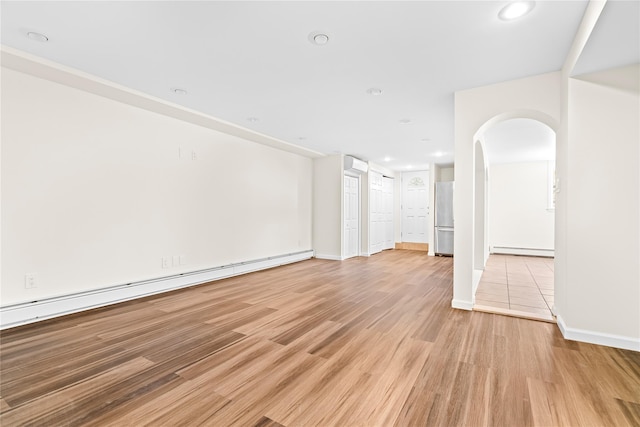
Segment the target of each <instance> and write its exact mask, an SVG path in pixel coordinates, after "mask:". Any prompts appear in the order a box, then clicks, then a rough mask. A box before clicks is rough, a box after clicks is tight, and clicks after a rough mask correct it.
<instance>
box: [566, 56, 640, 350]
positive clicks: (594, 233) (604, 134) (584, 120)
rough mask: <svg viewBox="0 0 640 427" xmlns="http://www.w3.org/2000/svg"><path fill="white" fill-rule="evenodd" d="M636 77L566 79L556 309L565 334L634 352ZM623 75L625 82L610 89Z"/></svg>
mask: <svg viewBox="0 0 640 427" xmlns="http://www.w3.org/2000/svg"><path fill="white" fill-rule="evenodd" d="M621 76H624V78H620V77H621ZM608 77H609V78H608ZM607 80H609V81H611V82H613V84H612V85H608V84H606V83H604V82H606V81H607ZM639 80H640V66H639V65H637V64H636V65H634V66H630V67H625V68H619V69H614V70H608V71H604V72H600V73H596V74H593V75H589V76H583V77H580V78H575V79H569V117H568V130H569V138H568V146H567V152H568V174H567V179H565V182H563V183H561V185H562V190H561V191H562V192H564V193H565V196H566V203H567V218H568V220H567V229H566V233H567V258H566V259H567V265H566V271H567V280H566V289H564V290H563V291H564V292H565V294H564V295H563V300H564V303H563V304H562V306H561V307H560V311H559V321H561V322H562V326H563V328H565V330H567V331H568V333H569V335H571V334H574V335H575V334H580V333H584V331H588V333H589V334H590V335H591V338H593V336H594V335H596V336H597V335H601V336H600V337H599V338H598V339H602V340H606V339H607V338H614V341H613V344H612V345H620V343H621V342H626V343H627V344H628V345H627V348H634V349H635V350H640V270H639V269H640V207H639V206H640V174H639V171H640V143H639V141H640V92H639V91H638V86H639ZM624 81H627V82H629V83H630V85H629V86H628V87H626V88H625V87H616V86H620V83H621V82H624ZM594 82H597V83H594ZM588 338H589V337H587V339H588Z"/></svg>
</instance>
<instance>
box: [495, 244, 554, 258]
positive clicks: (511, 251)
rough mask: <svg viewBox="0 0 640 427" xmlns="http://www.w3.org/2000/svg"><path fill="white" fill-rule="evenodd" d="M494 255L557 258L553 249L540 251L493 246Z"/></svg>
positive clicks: (536, 249)
mask: <svg viewBox="0 0 640 427" xmlns="http://www.w3.org/2000/svg"><path fill="white" fill-rule="evenodd" d="M490 252H491V253H492V254H502V255H527V256H541V257H550V258H553V257H554V256H555V250H553V249H538V248H515V247H510V246H492V247H491V251H490Z"/></svg>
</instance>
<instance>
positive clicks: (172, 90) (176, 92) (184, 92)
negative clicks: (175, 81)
mask: <svg viewBox="0 0 640 427" xmlns="http://www.w3.org/2000/svg"><path fill="white" fill-rule="evenodd" d="M171 92H173V93H175V94H176V95H186V94H187V91H186V90H184V89H180V88H179V87H174V88H172V89H171Z"/></svg>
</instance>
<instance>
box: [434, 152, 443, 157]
mask: <svg viewBox="0 0 640 427" xmlns="http://www.w3.org/2000/svg"><path fill="white" fill-rule="evenodd" d="M433 155H434V156H435V157H442V156H444V153H443V152H442V151H436V152H435V153H433Z"/></svg>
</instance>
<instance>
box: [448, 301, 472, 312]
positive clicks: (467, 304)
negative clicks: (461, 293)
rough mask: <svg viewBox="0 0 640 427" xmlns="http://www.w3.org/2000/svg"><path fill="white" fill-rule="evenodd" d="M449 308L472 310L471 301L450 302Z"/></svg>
mask: <svg viewBox="0 0 640 427" xmlns="http://www.w3.org/2000/svg"><path fill="white" fill-rule="evenodd" d="M451 307H453V308H457V309H460V310H468V311H471V310H473V301H462V300H459V299H453V300H451Z"/></svg>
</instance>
